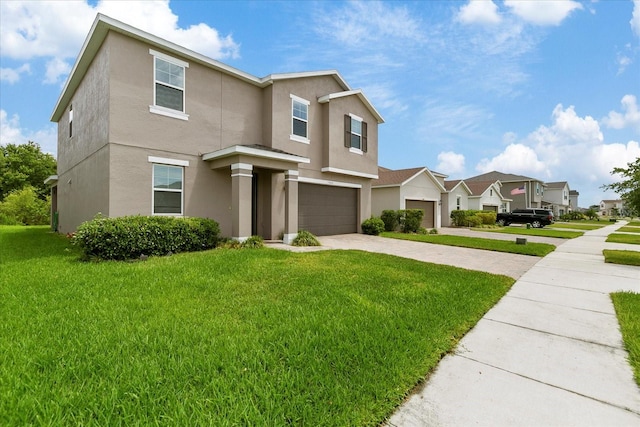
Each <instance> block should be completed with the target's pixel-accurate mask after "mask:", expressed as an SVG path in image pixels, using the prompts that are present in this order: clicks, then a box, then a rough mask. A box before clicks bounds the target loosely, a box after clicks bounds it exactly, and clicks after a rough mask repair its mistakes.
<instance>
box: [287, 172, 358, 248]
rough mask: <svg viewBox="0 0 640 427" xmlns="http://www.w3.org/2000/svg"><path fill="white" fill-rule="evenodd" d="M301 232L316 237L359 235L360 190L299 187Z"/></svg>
mask: <svg viewBox="0 0 640 427" xmlns="http://www.w3.org/2000/svg"><path fill="white" fill-rule="evenodd" d="M298 229H300V230H306V231H309V232H311V233H313V234H315V235H316V236H330V235H334V234H347V233H357V232H358V190H357V189H356V188H346V187H334V186H329V185H318V184H308V183H302V182H301V183H299V184H298Z"/></svg>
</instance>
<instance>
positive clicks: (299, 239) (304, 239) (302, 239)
mask: <svg viewBox="0 0 640 427" xmlns="http://www.w3.org/2000/svg"><path fill="white" fill-rule="evenodd" d="M291 245H292V246H320V242H319V241H318V238H317V237H316V236H314V235H313V234H311V233H310V232H308V231H306V230H300V231H298V235H297V236H296V237H295V238H294V239H293V241H292V242H291Z"/></svg>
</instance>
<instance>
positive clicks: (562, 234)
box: [473, 226, 584, 239]
mask: <svg viewBox="0 0 640 427" xmlns="http://www.w3.org/2000/svg"><path fill="white" fill-rule="evenodd" d="M473 230H476V231H491V232H494V233H506V234H521V235H523V236H542V237H556V238H558V239H575V238H576V237H580V236H582V235H583V234H584V233H583V232H582V231H565V230H551V229H546V228H526V227H511V226H509V227H499V228H474V229H473Z"/></svg>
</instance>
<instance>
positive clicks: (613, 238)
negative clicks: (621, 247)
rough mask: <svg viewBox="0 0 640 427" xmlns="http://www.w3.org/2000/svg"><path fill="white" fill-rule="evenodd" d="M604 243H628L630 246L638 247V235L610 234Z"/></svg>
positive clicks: (639, 236)
mask: <svg viewBox="0 0 640 427" xmlns="http://www.w3.org/2000/svg"><path fill="white" fill-rule="evenodd" d="M606 241H607V242H609V243H629V244H632V245H640V234H639V235H636V234H622V233H611V234H609V237H607V240H606Z"/></svg>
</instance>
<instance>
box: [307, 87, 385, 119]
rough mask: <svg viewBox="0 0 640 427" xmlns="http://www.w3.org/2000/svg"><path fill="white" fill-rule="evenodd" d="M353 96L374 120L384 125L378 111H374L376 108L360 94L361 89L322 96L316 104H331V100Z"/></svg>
mask: <svg viewBox="0 0 640 427" xmlns="http://www.w3.org/2000/svg"><path fill="white" fill-rule="evenodd" d="M354 95H355V96H357V97H358V98H360V100H361V101H362V103H363V104H364V105H365V106H366V107H367V108H368V109H369V111H370V112H371V114H373V116H374V117H375V118H376V120H377V121H378V123H384V118H382V115H380V113H379V112H378V110H376V108H375V107H374V106H373V104H372V103H371V102H370V101H369V99H368V98H367V96H366V95H365V94H364V93H363V92H362V90H361V89H355V90H346V91H344V92H335V93H330V94H328V95H323V96H321V97H319V98H318V102H319V103H320V104H326V103H327V102H331V100H332V99H338V98H343V97H345V96H354Z"/></svg>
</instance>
